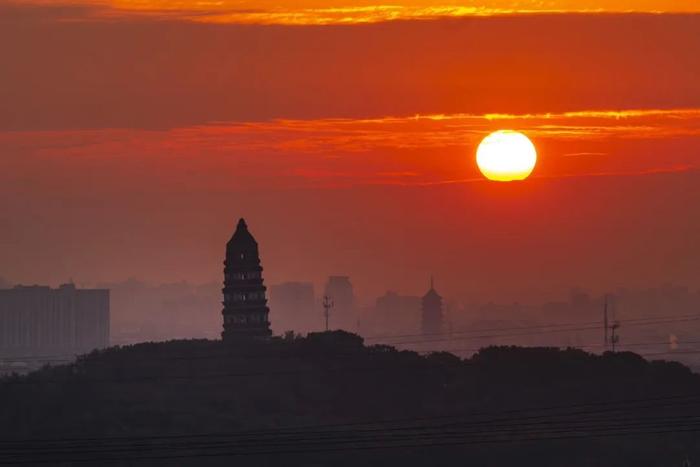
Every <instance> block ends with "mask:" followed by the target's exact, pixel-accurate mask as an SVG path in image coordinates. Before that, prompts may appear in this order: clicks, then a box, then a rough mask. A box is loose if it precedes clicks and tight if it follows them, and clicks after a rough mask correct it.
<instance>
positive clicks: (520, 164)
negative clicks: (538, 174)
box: [476, 130, 537, 182]
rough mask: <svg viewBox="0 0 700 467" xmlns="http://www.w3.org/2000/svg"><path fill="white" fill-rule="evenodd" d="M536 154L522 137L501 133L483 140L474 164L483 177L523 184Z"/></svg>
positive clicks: (514, 132) (511, 133) (533, 163)
mask: <svg viewBox="0 0 700 467" xmlns="http://www.w3.org/2000/svg"><path fill="white" fill-rule="evenodd" d="M536 162H537V151H536V150H535V145H534V144H532V141H530V140H529V139H528V137H527V136H525V135H524V134H522V133H518V132H517V131H511V130H501V131H496V132H494V133H491V134H490V135H488V136H487V137H486V138H484V139H483V141H482V142H481V144H479V149H477V151H476V163H477V165H478V166H479V170H481V173H482V174H484V177H486V178H488V179H489V180H494V181H498V182H511V181H514V180H525V179H526V178H527V177H528V176H529V175H530V174H531V173H532V171H533V169H534V168H535V163H536Z"/></svg>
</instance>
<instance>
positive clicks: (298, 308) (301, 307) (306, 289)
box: [270, 282, 321, 334]
mask: <svg viewBox="0 0 700 467" xmlns="http://www.w3.org/2000/svg"><path fill="white" fill-rule="evenodd" d="M270 307H271V308H272V309H273V310H275V322H274V323H273V326H272V327H273V329H274V331H275V333H278V334H282V333H283V332H286V331H296V332H304V331H311V330H318V329H320V326H321V313H317V311H318V310H316V300H315V297H314V286H313V284H311V283H308V282H285V283H283V284H276V285H273V286H271V287H270Z"/></svg>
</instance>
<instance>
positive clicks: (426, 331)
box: [421, 277, 442, 335]
mask: <svg viewBox="0 0 700 467" xmlns="http://www.w3.org/2000/svg"><path fill="white" fill-rule="evenodd" d="M421 301H422V307H421V308H422V320H421V321H422V323H421V324H422V326H421V328H422V331H423V335H433V334H440V333H441V332H442V297H441V296H440V294H438V293H437V291H436V290H435V281H434V280H433V278H432V277H431V278H430V290H428V292H427V293H426V294H425V295H424V296H423V298H422V299H421Z"/></svg>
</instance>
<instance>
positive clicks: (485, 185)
mask: <svg viewBox="0 0 700 467" xmlns="http://www.w3.org/2000/svg"><path fill="white" fill-rule="evenodd" d="M107 3H109V5H106V4H107ZM166 3H167V4H166ZM381 3H382V5H393V6H392V8H393V10H392V9H391V8H389V9H384V10H382V9H372V8H366V7H367V6H372V5H373V4H372V3H371V2H366V3H358V2H353V3H352V5H353V6H354V7H357V8H355V9H354V10H352V11H350V10H337V9H336V10H333V12H332V14H330V16H329V12H330V10H329V9H331V8H341V7H346V6H348V5H347V4H343V3H328V2H321V1H318V2H309V3H308V4H302V3H299V2H294V3H293V4H291V3H290V4H289V5H286V6H285V5H284V4H283V3H282V4H280V3H279V2H274V3H273V2H248V3H241V2H235V4H234V2H231V3H227V2H225V1H224V2H211V3H206V2H163V3H161V4H159V3H158V2H155V1H148V2H146V1H141V2H139V1H133V2H130V1H120V2H73V3H70V4H68V3H66V4H60V5H58V4H57V3H56V2H40V1H36V2H21V3H17V2H7V1H1V0H0V26H1V27H0V54H2V56H3V57H4V69H3V73H2V74H0V103H1V104H2V105H0V164H1V166H0V169H2V170H0V200H1V201H0V203H2V204H1V205H0V208H2V210H1V211H0V212H2V214H3V215H2V216H0V265H2V266H1V267H0V276H6V277H9V278H11V279H16V280H18V281H22V282H52V283H56V282H59V281H62V280H66V279H68V278H70V277H73V278H75V279H76V280H78V281H79V282H86V283H91V282H93V283H94V282H99V281H106V280H119V279H125V278H127V277H137V278H143V279H147V280H152V281H174V280H190V281H193V282H204V281H211V280H218V279H219V276H220V271H219V269H220V266H221V265H220V262H221V258H220V256H221V254H222V248H223V244H224V242H225V240H226V238H227V237H228V236H229V235H230V230H231V229H232V228H233V226H234V224H235V220H236V219H237V218H238V217H239V216H241V215H245V216H247V217H249V221H250V222H249V224H250V225H251V229H252V230H253V232H254V233H255V234H256V235H257V236H258V237H259V239H260V240H261V245H262V248H263V260H264V262H265V266H266V268H267V277H268V280H269V281H270V282H273V283H274V282H280V281H284V280H313V281H315V282H316V283H317V284H320V283H321V282H322V280H323V278H324V277H325V276H327V275H328V274H337V273H347V274H350V275H351V276H352V277H353V281H354V282H355V283H356V285H357V287H358V290H359V291H360V293H361V294H362V295H363V296H372V295H378V294H381V293H383V292H384V291H385V290H386V289H389V288H391V289H394V290H398V291H400V292H403V293H419V292H421V291H422V288H423V287H424V284H425V278H426V277H428V276H429V275H430V274H431V273H434V274H435V275H436V276H438V277H439V278H440V281H439V283H440V285H441V288H442V290H443V291H444V292H445V293H446V294H447V295H450V296H454V297H458V298H461V299H472V298H473V299H477V298H478V299H483V300H495V301H499V300H501V299H502V300H507V299H511V298H522V297H532V296H535V295H537V294H538V293H540V292H541V293H542V294H548V293H549V294H551V293H554V292H556V291H563V290H566V289H568V288H569V287H571V286H574V285H579V286H583V287H591V288H594V289H596V290H599V291H603V290H607V289H610V288H614V287H617V286H621V285H630V286H643V285H654V284H658V283H661V282H666V281H676V282H682V283H686V284H689V285H692V286H698V285H700V281H699V280H700V268H698V267H697V264H698V263H700V247H699V246H698V244H697V242H696V239H697V238H698V237H699V236H700V221H698V220H697V219H696V216H695V215H694V210H693V209H691V207H692V206H696V205H697V204H698V203H700V183H699V182H700V171H698V168H699V167H698V165H699V164H700V159H699V157H700V87H699V86H698V85H697V83H698V80H699V79H700V61H698V60H697V57H698V56H699V55H700V36H699V35H698V31H700V16H698V15H694V14H690V15H687V14H682V15H677V14H669V15H640V14H628V13H626V14H618V15H607V14H566V13H560V14H555V15H549V14H548V15H520V14H516V15H507V16H503V15H496V16H488V15H487V16H479V15H476V16H477V17H472V16H475V15H473V13H470V14H469V15H467V16H470V17H467V18H444V17H442V16H444V15H447V16H454V14H453V13H454V12H455V10H452V12H449V11H448V10H445V9H442V10H439V9H438V10H436V7H443V6H450V3H449V2H428V1H415V2H394V3H391V2H381ZM535 3H536V5H535ZM632 3H634V4H633V5H632ZM691 3H693V5H691ZM517 4H518V8H517V9H518V10H520V11H525V10H535V9H539V10H567V11H573V10H575V11H579V10H597V9H603V10H605V11H606V12H614V11H618V12H619V11H625V10H629V9H634V10H637V11H647V12H649V11H656V10H662V11H666V12H671V11H691V10H693V9H694V8H695V9H697V7H698V6H697V5H695V4H696V2H685V3H683V2H673V3H672V4H671V2H653V1H647V2H638V1H635V2H622V1H620V2H614V1H606V2H593V1H571V2H556V5H557V6H556V8H553V7H552V5H553V4H552V5H548V4H546V3H543V2H533V3H532V4H530V3H528V2H522V1H520V2H518V3H517ZM105 6H107V7H109V8H105ZM452 6H454V5H452ZM470 6H475V4H470ZM476 6H477V7H479V8H481V7H482V6H483V8H484V9H482V10H479V12H480V13H484V12H486V10H493V9H506V10H509V9H511V8H513V5H512V3H511V2H485V3H484V4H483V5H476ZM670 6H672V7H673V8H674V10H670V9H669V7H670ZM358 8H359V9H358ZM232 9H233V10H235V11H232ZM132 10H133V11H132ZM137 10H138V11H137ZM164 10H169V11H164ZM243 10H244V11H243ZM430 11H432V13H429V12H430ZM435 11H439V12H440V13H439V14H435ZM464 11H465V10H462V13H464ZM139 12H140V13H139ZM144 12H145V13H147V14H146V16H143V15H142V14H141V13H144ZM387 12H389V13H387ZM460 14H461V13H460ZM246 15H248V16H246ZM250 15H253V16H250ZM382 15H383V16H382ZM415 16H419V17H421V19H422V21H388V22H387V21H384V20H386V19H401V18H408V17H412V18H413V17H415ZM265 18H266V19H265ZM290 18H291V19H290ZM319 18H320V20H319ZM323 18H326V19H323ZM328 18H330V19H328ZM76 19H79V20H80V21H75V20H76ZM106 19H108V21H105V20H106ZM202 19H204V20H205V21H200V20H202ZM327 19H328V20H327ZM193 20H196V21H193ZM367 22H371V23H373V24H362V23H367ZM213 23H215V24H213ZM239 23H246V24H239ZM257 23H266V24H257ZM269 23H275V24H269ZM289 23H294V25H290V24H289ZM317 23H324V24H326V25H325V26H318V25H317ZM336 23H351V24H336ZM357 23H359V24H357ZM502 128H510V129H516V130H520V131H523V132H525V133H526V134H528V135H529V136H530V137H531V138H532V139H533V141H534V142H535V144H536V146H537V148H538V150H539V153H540V160H539V163H538V166H537V168H536V170H535V172H534V174H533V177H532V178H531V179H530V180H528V181H527V182H525V183H520V184H511V185H500V184H493V183H489V182H485V181H484V180H483V179H482V178H481V177H480V176H479V173H478V171H477V170H476V167H475V164H474V152H475V149H476V145H477V144H478V142H479V140H480V139H481V138H482V137H483V136H485V135H486V134H488V132H490V131H493V130H497V129H502Z"/></svg>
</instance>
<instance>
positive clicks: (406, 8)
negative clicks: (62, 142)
mask: <svg viewBox="0 0 700 467" xmlns="http://www.w3.org/2000/svg"><path fill="white" fill-rule="evenodd" d="M5 3H11V4H15V5H17V4H20V5H29V6H40V7H43V8H45V9H47V10H51V9H53V10H55V9H56V8H63V7H65V6H69V7H73V6H86V7H89V9H84V10H74V11H72V14H71V15H70V16H65V15H60V16H57V17H56V19H63V20H65V19H73V20H75V19H81V18H82V19H88V18H89V19H104V20H109V19H119V18H125V17H135V16H136V17H138V16H140V17H145V18H154V19H178V20H185V21H194V22H208V23H231V24H258V25H272V24H283V25H331V24H367V23H378V22H386V21H396V20H434V19H440V18H463V17H479V16H504V15H533V14H572V13H575V14H597V13H646V14H663V13H693V12H699V11H700V5H698V4H697V2H696V1H694V0H676V1H674V2H668V1H664V0H647V1H644V2H641V3H640V2H639V1H637V0H635V1H628V0H612V1H610V0H608V1H603V0H570V1H562V2H556V4H555V3H554V2H541V1H538V0H524V1H522V0H521V1H513V0H482V1H480V2H471V4H470V5H469V6H465V5H464V4H460V3H451V2H449V1H447V2H444V3H443V2H436V1H434V0H423V1H420V0H418V1H415V0H414V1H411V0H390V1H380V2H374V1H369V0H359V1H354V2H342V1H341V2H336V1H334V2H331V1H327V0H294V1H291V0H288V1H285V0H282V1H275V2H272V1H268V0H216V1H200V0H73V1H68V0H66V1H54V0H27V1H23V2H21V3H20V2H17V1H15V0H9V1H7V0H6V1H5Z"/></svg>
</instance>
